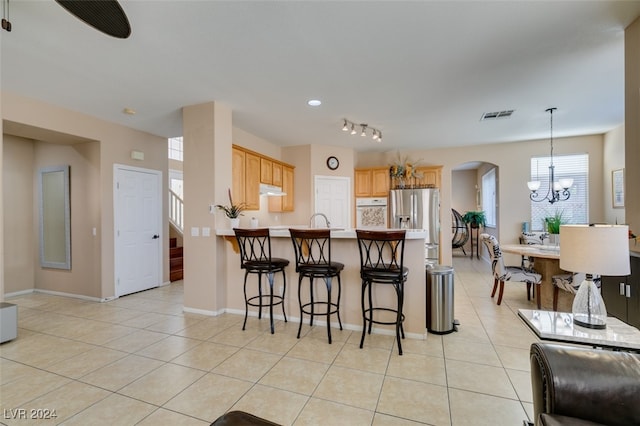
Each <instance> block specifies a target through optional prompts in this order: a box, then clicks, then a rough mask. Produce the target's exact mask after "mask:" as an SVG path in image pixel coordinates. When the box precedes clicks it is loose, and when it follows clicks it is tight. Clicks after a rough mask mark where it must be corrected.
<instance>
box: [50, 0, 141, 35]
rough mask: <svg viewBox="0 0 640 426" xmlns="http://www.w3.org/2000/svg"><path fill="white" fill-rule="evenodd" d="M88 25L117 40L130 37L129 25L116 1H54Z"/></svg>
mask: <svg viewBox="0 0 640 426" xmlns="http://www.w3.org/2000/svg"><path fill="white" fill-rule="evenodd" d="M56 2H57V3H58V4H59V5H60V6H62V7H64V8H65V9H66V10H67V11H68V12H69V13H71V14H72V15H74V16H76V17H77V18H79V19H80V20H82V21H84V22H85V23H87V24H88V25H90V26H92V27H93V28H95V29H97V30H98V31H102V32H103V33H105V34H108V35H110V36H113V37H117V38H127V37H129V35H131V25H129V19H127V15H126V14H125V13H124V10H123V9H122V7H121V6H120V3H118V1H117V0H56Z"/></svg>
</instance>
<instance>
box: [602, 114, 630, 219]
mask: <svg viewBox="0 0 640 426" xmlns="http://www.w3.org/2000/svg"><path fill="white" fill-rule="evenodd" d="M603 164H604V212H605V213H604V217H605V221H606V222H607V223H620V224H622V223H626V221H625V209H623V208H615V209H614V208H613V197H612V192H613V185H612V182H611V181H612V179H611V172H612V171H613V170H617V169H622V168H624V125H622V126H618V127H616V128H615V129H613V130H612V131H610V132H608V133H607V134H605V135H604V153H603Z"/></svg>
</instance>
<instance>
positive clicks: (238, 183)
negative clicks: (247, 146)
mask: <svg viewBox="0 0 640 426" xmlns="http://www.w3.org/2000/svg"><path fill="white" fill-rule="evenodd" d="M245 157H246V155H245V152H244V151H243V150H241V149H237V148H235V147H234V148H233V149H232V150H231V171H232V172H231V173H232V176H231V194H232V196H233V202H234V203H236V204H240V203H244V202H245V196H244V186H245V173H244V171H245V169H246V166H245Z"/></svg>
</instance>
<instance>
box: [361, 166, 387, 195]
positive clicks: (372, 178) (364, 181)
mask: <svg viewBox="0 0 640 426" xmlns="http://www.w3.org/2000/svg"><path fill="white" fill-rule="evenodd" d="M354 172H355V196H356V197H386V196H388V195H389V185H390V179H389V168H388V167H376V168H369V169H356V170H355V171H354Z"/></svg>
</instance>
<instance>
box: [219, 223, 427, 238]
mask: <svg viewBox="0 0 640 426" xmlns="http://www.w3.org/2000/svg"><path fill="white" fill-rule="evenodd" d="M267 228H269V235H271V236H272V237H285V238H289V237H290V235H289V228H295V229H308V228H309V227H308V226H304V225H300V226H296V225H278V226H268V227H267ZM330 229H331V238H345V239H355V238H356V230H355V229H344V228H330ZM406 231H407V234H406V237H405V238H406V239H407V240H424V239H426V238H427V237H428V236H429V233H428V231H426V230H424V229H407V230H406ZM216 235H219V236H222V237H232V236H234V235H235V234H234V233H233V229H216Z"/></svg>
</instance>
